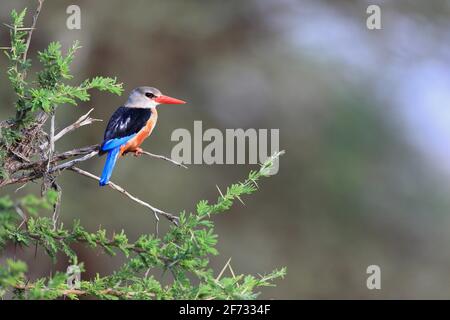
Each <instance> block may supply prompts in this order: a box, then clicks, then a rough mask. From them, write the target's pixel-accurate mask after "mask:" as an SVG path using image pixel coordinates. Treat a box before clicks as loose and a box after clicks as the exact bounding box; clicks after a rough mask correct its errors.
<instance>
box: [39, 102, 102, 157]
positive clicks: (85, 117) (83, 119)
mask: <svg viewBox="0 0 450 320" xmlns="http://www.w3.org/2000/svg"><path fill="white" fill-rule="evenodd" d="M93 110H94V108H92V109H91V110H89V111H88V112H87V113H86V114H84V115H82V116H81V117H80V118H78V120H77V121H75V122H74V123H72V124H71V125H70V126H67V127H65V128H64V129H62V130H61V131H60V132H58V133H57V134H56V135H55V138H54V141H55V142H56V141H58V140H59V139H61V138H62V137H63V136H64V135H66V134H68V133H70V132H72V131H74V130H76V129H78V128H80V127H82V126H86V125H89V124H91V123H94V122H98V121H102V120H101V119H94V118H91V117H89V114H90V113H91V112H92V111H93ZM47 145H48V142H45V143H43V144H42V145H41V146H40V148H41V150H43V149H45V148H46V147H47Z"/></svg>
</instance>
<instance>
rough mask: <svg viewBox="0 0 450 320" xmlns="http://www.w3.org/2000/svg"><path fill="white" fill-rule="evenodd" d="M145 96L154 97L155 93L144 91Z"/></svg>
mask: <svg viewBox="0 0 450 320" xmlns="http://www.w3.org/2000/svg"><path fill="white" fill-rule="evenodd" d="M145 96H146V97H147V98H150V99H152V98H154V97H155V95H154V94H153V93H151V92H146V93H145Z"/></svg>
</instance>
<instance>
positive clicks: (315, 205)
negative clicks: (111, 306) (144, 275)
mask: <svg viewBox="0 0 450 320" xmlns="http://www.w3.org/2000/svg"><path fill="white" fill-rule="evenodd" d="M70 4H77V5H79V6H80V8H81V30H68V29H67V28H66V19H67V17H68V15H67V14H66V8H67V7H68V5H70ZM369 4H378V5H380V7H381V10H382V29H381V30H374V31H370V30H368V29H367V28H366V18H367V14H366V8H367V6H368V5H369ZM25 6H27V7H29V9H30V10H34V8H35V6H36V3H35V1H31V0H30V1H25V0H20V1H19V0H17V1H2V2H1V4H0V9H1V10H0V20H1V22H8V21H9V18H8V15H9V12H10V11H11V10H12V9H13V8H16V9H22V8H23V7H25ZM449 16H450V2H448V1H419V0H409V1H395V2H394V1H356V0H354V1H352V0H346V1H344V0H342V1H323V0H322V1H317V0H314V1H313V0H299V1H295V0H248V1H237V0H232V1H194V0H188V1H186V0H183V1H181V0H173V1H162V0H159V1H153V0H152V1H143V0H139V1H138V0H134V1H126V2H125V1H118V0H114V1H111V0H108V1H107V0H97V1H87V0H86V1H66V0H62V1H46V2H45V4H44V9H43V11H42V13H41V16H40V19H39V21H38V25H37V28H38V29H37V30H36V32H35V33H34V35H33V41H32V44H31V51H30V54H29V57H31V58H32V59H33V61H35V60H36V58H35V53H36V51H37V50H42V49H43V48H44V47H45V46H46V45H47V44H48V43H49V42H50V41H54V40H58V41H60V42H61V43H62V44H63V46H64V47H65V48H67V47H68V46H69V45H70V44H71V43H72V42H73V41H74V40H80V42H81V45H82V46H83V48H82V49H81V50H80V51H79V52H78V54H77V56H76V59H75V61H74V64H73V67H72V69H73V72H74V74H75V75H76V77H75V79H74V80H73V81H74V83H75V82H78V81H81V80H83V79H85V78H86V77H92V76H95V75H104V76H117V78H118V79H119V81H120V82H123V83H124V87H125V93H124V95H123V96H122V97H116V96H113V95H109V94H105V93H98V92H94V93H93V96H92V100H91V101H90V102H89V103H85V104H80V105H79V106H78V107H72V106H64V107H61V108H59V109H58V112H57V128H59V129H61V128H64V127H65V126H66V125H68V124H70V123H72V122H73V121H74V120H76V119H77V118H78V117H79V116H81V115H82V114H84V113H86V112H87V111H88V110H89V109H90V108H91V107H94V108H95V110H94V112H93V116H94V117H96V118H101V119H104V120H105V121H106V120H107V119H108V118H109V116H110V115H111V113H112V112H113V111H114V110H115V108H116V107H118V106H119V105H120V104H122V103H123V102H124V100H125V99H126V95H127V94H128V92H129V91H130V90H131V89H133V88H134V87H137V86H140V85H151V86H155V87H157V88H159V89H161V90H162V91H163V92H164V93H166V94H169V95H172V96H174V97H177V98H181V99H184V100H187V101H188V102H189V103H188V104H187V105H184V106H166V107H161V108H160V109H159V122H158V127H157V129H156V130H155V131H154V133H153V135H152V137H151V138H150V139H148V140H147V141H146V142H145V143H144V148H145V149H146V150H149V151H151V152H154V153H160V154H166V155H170V152H171V149H172V147H173V146H174V145H175V144H176V143H175V142H171V141H170V135H171V133H172V131H173V130H174V129H176V128H186V129H188V130H190V131H191V132H192V130H193V122H194V120H201V121H203V128H204V129H207V128H218V129H220V130H221V131H223V132H224V131H225V129H226V128H256V129H259V128H267V129H271V128H275V129H280V148H281V149H285V150H286V151H287V153H286V155H285V156H283V157H282V159H281V161H280V170H279V173H278V174H277V175H276V176H273V177H272V178H270V179H267V180H265V181H264V182H262V183H261V185H260V187H261V190H260V192H258V193H257V194H256V195H255V196H252V197H250V198H247V199H245V203H246V204H245V206H243V205H241V204H240V203H237V204H236V205H235V206H234V207H233V209H232V210H231V212H229V213H227V214H225V215H222V216H219V217H217V218H216V223H217V230H216V231H217V233H218V234H219V245H218V249H219V252H220V253H221V254H220V256H218V257H214V258H213V259H212V261H213V266H214V268H215V270H217V272H218V271H219V270H220V269H221V268H222V266H223V265H224V264H225V263H226V261H227V260H228V258H229V257H231V258H232V262H231V263H232V266H233V269H234V271H235V272H236V273H252V274H256V273H264V272H268V271H270V270H272V269H274V268H277V267H281V266H287V268H288V275H287V277H286V278H285V279H284V280H280V281H277V286H276V287H274V288H267V289H265V290H264V291H263V294H262V295H261V297H262V298H276V299H279V298H287V299H305V298H308V299H310V298H344V299H346V298H449V297H450V251H449V250H447V248H448V244H449V243H450V231H449V230H450V216H449V214H448V212H449V211H448V209H449V207H450V203H449V200H448V196H447V195H448V194H449V192H450V161H449V160H450V106H449V101H450V34H449V33H448V30H449V28H450V19H449ZM28 18H30V17H28ZM30 22H31V21H30V20H28V23H30ZM0 36H1V38H0V39H1V40H0V46H7V45H8V35H7V29H6V28H2V29H1V31H0ZM36 66H38V64H37V63H36V64H35V67H36ZM0 70H2V72H1V73H0V83H2V86H0V100H1V107H0V117H1V118H2V119H3V118H6V117H9V116H11V115H13V107H12V104H13V98H14V96H13V93H12V90H11V88H10V86H9V83H8V82H7V78H6V74H5V71H6V58H0ZM105 125H106V123H105V122H103V123H97V124H94V125H91V126H88V127H84V128H82V129H80V130H78V131H77V132H75V133H74V134H70V135H67V136H66V137H65V138H64V139H62V140H61V141H60V142H59V143H58V144H57V150H59V151H64V150H67V149H69V148H72V147H77V146H84V145H90V144H95V143H99V142H101V140H102V134H103V130H104V127H105ZM103 161H104V159H103V158H102V159H99V158H93V159H91V160H90V161H88V162H85V163H83V165H82V167H83V168H85V169H86V170H88V171H91V172H94V173H97V174H99V173H100V172H101V169H102V166H103ZM252 168H254V166H249V165H211V166H208V165H191V166H190V168H189V170H183V169H180V168H177V167H173V166H171V165H169V164H167V163H165V162H163V161H158V160H154V159H149V158H145V157H144V158H139V159H137V158H134V157H127V158H125V160H122V161H120V162H119V163H118V165H117V167H116V170H115V172H114V176H113V179H114V181H116V182H117V183H119V184H120V185H122V186H124V187H126V188H127V189H128V190H129V191H130V192H132V193H134V194H135V195H137V196H138V197H140V198H142V199H145V200H147V201H149V202H150V203H152V204H154V205H155V206H157V207H159V208H162V209H165V210H167V211H169V212H179V211H181V210H183V209H186V210H193V209H194V208H195V204H196V202H197V201H198V200H200V199H209V200H214V199H216V197H217V195H218V194H217V190H216V184H217V185H218V186H219V187H221V188H225V187H226V186H227V185H228V184H230V183H231V182H233V181H236V180H239V179H241V178H243V177H244V176H245V175H246V174H247V172H248V171H249V170H250V169H252ZM59 181H60V184H61V187H62V189H63V198H62V201H63V202H62V219H63V220H64V221H66V222H67V223H69V224H70V222H71V221H72V220H73V219H74V218H76V219H80V220H81V223H82V224H83V225H85V226H86V227H88V229H90V230H92V231H94V230H96V228H97V227H98V226H100V225H101V226H102V227H106V228H107V229H108V230H110V231H111V232H112V231H113V230H115V231H120V230H121V229H124V230H125V231H126V232H127V233H128V235H129V236H130V238H131V239H135V238H136V237H137V236H138V235H140V234H142V233H149V232H154V230H155V221H154V217H153V215H152V214H149V212H148V211H146V210H145V209H144V208H142V207H140V206H138V205H136V204H135V203H133V202H131V201H129V199H127V198H125V197H123V196H121V195H120V194H118V193H116V192H114V191H112V190H110V189H108V188H103V189H100V188H99V187H98V186H97V184H96V183H94V182H93V181H91V180H89V179H86V178H84V177H81V176H77V175H75V174H74V173H71V172H67V173H65V174H64V175H62V177H61V178H60V179H59ZM38 187H39V185H34V186H33V185H29V186H27V187H26V188H24V189H22V190H20V191H19V192H18V193H16V194H15V195H16V196H17V197H19V196H20V195H23V194H26V193H28V192H36V193H37V192H38V190H39V188H38ZM14 190H15V188H6V189H2V190H0V195H2V194H6V193H13V192H14ZM164 228H167V223H166V222H165V221H163V222H162V223H161V231H163V230H164ZM77 252H78V253H79V257H80V259H81V260H82V261H84V262H85V267H86V269H87V271H86V273H84V274H83V277H92V276H94V275H95V273H96V272H99V273H100V274H105V273H109V272H111V271H112V270H114V269H115V268H117V267H118V266H119V265H120V264H121V261H122V260H121V259H122V258H121V257H120V255H119V256H118V257H114V258H111V257H109V256H106V255H104V254H101V253H100V252H95V251H92V250H91V249H89V248H85V247H83V246H80V247H77ZM14 254H15V255H16V256H17V257H18V258H21V259H25V260H26V261H27V262H28V263H29V265H30V269H31V270H32V272H33V274H34V275H35V276H39V275H46V274H48V272H49V270H51V271H52V272H54V271H56V270H65V268H66V267H67V264H66V261H64V259H60V260H59V262H58V264H57V265H52V263H51V261H50V260H49V258H48V257H46V256H45V254H44V253H43V252H39V251H38V254H37V256H36V257H34V250H32V249H31V250H25V251H24V250H22V249H17V250H16V251H15V250H14V248H9V251H8V255H9V256H11V255H14ZM4 258H5V257H1V259H0V260H3V259H4ZM371 264H376V265H379V266H380V267H381V275H382V289H381V290H372V291H371V290H368V289H367V287H366V278H367V274H366V268H367V266H369V265H371Z"/></svg>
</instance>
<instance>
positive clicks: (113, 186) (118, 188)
mask: <svg viewBox="0 0 450 320" xmlns="http://www.w3.org/2000/svg"><path fill="white" fill-rule="evenodd" d="M69 170H72V171H74V172H76V173H78V174H81V175H83V176H85V177H88V178H91V179H93V180H96V181H100V178H99V177H97V176H96V175H94V174H92V173H90V172H87V171H84V170H82V169H80V168H78V167H70V168H69ZM107 185H108V186H109V187H110V188H111V189H113V190H116V191H118V192H120V193H122V194H124V195H126V196H127V197H128V198H130V199H131V200H133V201H134V202H137V203H139V204H140V205H142V206H144V207H147V208H148V209H150V210H152V211H153V213H154V214H155V217H158V215H162V216H164V217H165V218H167V219H168V220H169V221H170V222H172V223H173V224H175V225H178V217H177V216H175V215H173V214H171V213H168V212H164V211H162V210H160V209H158V208H155V207H153V206H152V205H150V204H148V203H147V202H145V201H142V200H140V199H138V198H137V197H135V196H133V195H132V194H131V193H129V192H128V191H126V190H125V189H124V188H122V187H121V186H119V185H117V184H115V183H114V182H111V181H110V182H108V184H107Z"/></svg>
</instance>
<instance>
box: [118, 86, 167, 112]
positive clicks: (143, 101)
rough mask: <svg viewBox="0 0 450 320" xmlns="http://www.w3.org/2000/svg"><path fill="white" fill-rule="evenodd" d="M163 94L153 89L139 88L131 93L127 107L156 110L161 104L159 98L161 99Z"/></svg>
mask: <svg viewBox="0 0 450 320" xmlns="http://www.w3.org/2000/svg"><path fill="white" fill-rule="evenodd" d="M161 96H162V93H161V91H159V90H158V89H156V88H153V87H138V88H136V89H134V90H133V91H131V93H130V95H129V97H128V100H127V102H125V107H128V108H144V109H150V108H155V107H156V106H157V105H158V104H160V102H158V101H157V98H159V97H161Z"/></svg>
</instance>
